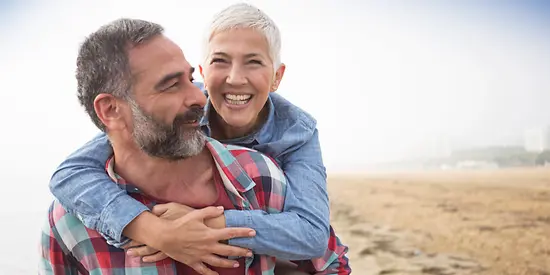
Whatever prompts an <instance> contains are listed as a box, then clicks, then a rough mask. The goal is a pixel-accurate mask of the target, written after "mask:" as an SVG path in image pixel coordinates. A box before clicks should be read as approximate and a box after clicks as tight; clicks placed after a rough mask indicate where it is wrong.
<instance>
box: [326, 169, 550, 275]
mask: <svg viewBox="0 0 550 275" xmlns="http://www.w3.org/2000/svg"><path fill="white" fill-rule="evenodd" d="M329 191H330V196H331V203H332V212H331V216H332V224H333V226H334V227H335V229H336V231H337V233H338V235H339V236H341V238H342V239H343V241H344V242H345V243H346V244H348V246H349V247H350V252H349V256H350V262H351V264H352V267H353V269H354V274H365V275H369V274H380V275H382V274H491V275H502V274H513V275H521V274H538V275H543V274H550V169H546V168H545V169H534V168H533V169H509V170H494V171H445V172H423V173H409V174H373V175H367V176H332V177H329Z"/></svg>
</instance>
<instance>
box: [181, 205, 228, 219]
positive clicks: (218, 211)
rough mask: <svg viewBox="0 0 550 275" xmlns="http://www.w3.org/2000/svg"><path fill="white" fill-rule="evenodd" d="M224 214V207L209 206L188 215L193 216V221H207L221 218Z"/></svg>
mask: <svg viewBox="0 0 550 275" xmlns="http://www.w3.org/2000/svg"><path fill="white" fill-rule="evenodd" d="M222 214H223V206H217V207H214V206H208V207H205V208H202V209H198V210H195V211H192V212H191V213H189V214H188V215H191V217H192V219H200V220H205V219H211V218H216V217H219V216H221V215H222Z"/></svg>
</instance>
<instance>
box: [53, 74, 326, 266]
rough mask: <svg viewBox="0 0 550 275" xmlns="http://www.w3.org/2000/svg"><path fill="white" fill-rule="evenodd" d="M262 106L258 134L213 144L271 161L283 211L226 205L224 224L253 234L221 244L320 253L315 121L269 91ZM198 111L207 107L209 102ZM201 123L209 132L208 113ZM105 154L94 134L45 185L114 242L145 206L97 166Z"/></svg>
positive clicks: (320, 171) (321, 173) (106, 147)
mask: <svg viewBox="0 0 550 275" xmlns="http://www.w3.org/2000/svg"><path fill="white" fill-rule="evenodd" d="M198 85H200V84H198ZM267 104H268V107H269V115H268V118H267V121H266V122H265V123H264V125H263V126H262V127H261V128H260V129H259V130H258V131H256V132H255V133H253V134H251V135H249V136H246V137H243V138H239V139H232V140H222V141H221V142H222V143H227V144H235V145H241V146H247V147H251V148H253V149H255V150H258V151H260V152H262V153H264V154H266V155H268V156H271V157H272V158H274V159H275V161H276V162H277V163H278V164H279V165H280V166H281V168H282V169H283V171H284V173H285V175H286V177H287V180H288V183H289V184H288V185H287V191H286V199H285V205H284V209H283V210H284V212H282V213H277V214H268V213H266V212H265V211H262V210H246V211H239V210H226V211H225V213H224V214H225V218H226V226H227V227H248V228H252V229H254V230H256V236H255V237H253V238H235V239H231V240H229V244H231V245H235V246H240V247H246V248H249V249H251V250H253V251H254V252H255V253H256V254H263V255H270V256H274V257H277V258H280V259H286V260H306V259H312V258H317V257H320V256H322V255H323V253H324V252H325V251H326V249H327V245H328V239H329V235H330V229H329V226H330V225H329V201H328V193H327V187H326V171H325V167H324V165H323V161H322V156H321V148H320V144H319V137H318V132H317V128H316V121H315V119H314V118H313V117H311V116H310V115H309V114H307V113H306V112H305V111H303V110H301V109H300V108H298V107H296V106H294V105H292V104H291V103H290V102H288V101H287V100H286V99H284V98H283V97H282V96H280V95H278V94H275V93H271V94H270V96H269V99H268V102H267ZM206 108H207V111H208V110H209V108H211V107H210V103H209V104H208V105H207V107H206ZM201 125H202V126H203V130H204V131H205V132H206V134H209V128H208V115H206V116H204V119H203V121H201ZM112 153H113V151H112V148H111V146H110V144H109V141H108V138H107V136H106V135H105V134H104V133H102V134H99V135H98V136H96V137H95V138H93V139H92V140H91V141H89V142H87V143H86V144H85V145H84V146H83V147H81V148H79V149H78V150H77V151H75V152H74V153H72V154H71V155H70V156H69V157H68V158H67V159H66V160H65V161H63V162H62V163H61V165H60V166H59V167H58V168H57V170H56V172H55V173H54V174H53V176H52V178H51V181H50V190H51V192H52V193H53V195H54V196H55V197H56V198H57V199H58V200H59V201H60V203H61V204H62V205H63V207H64V208H65V209H67V211H69V212H71V213H73V214H75V215H76V216H77V217H78V218H79V219H80V220H82V222H83V223H84V225H86V226H87V227H89V228H91V229H94V230H97V231H99V232H100V233H101V234H102V235H103V236H104V237H105V238H106V239H107V241H108V242H109V243H110V244H111V245H114V246H117V247H120V246H122V245H123V244H125V243H126V242H127V241H128V239H127V238H126V237H124V236H122V231H123V229H124V228H125V227H126V226H127V225H128V224H129V223H130V222H131V221H132V220H134V219H135V218H136V217H137V216H138V215H139V214H141V213H142V212H144V211H148V210H149V209H148V208H147V207H146V206H145V205H143V204H142V203H140V202H138V201H137V200H135V199H133V198H132V197H130V196H129V195H128V194H127V193H126V192H125V191H124V190H122V189H120V188H119V187H118V186H117V185H116V184H115V183H114V182H113V181H112V180H111V179H110V178H109V176H108V175H107V174H106V173H105V167H104V164H105V163H106V161H107V159H108V158H109V157H110V156H111V155H112Z"/></svg>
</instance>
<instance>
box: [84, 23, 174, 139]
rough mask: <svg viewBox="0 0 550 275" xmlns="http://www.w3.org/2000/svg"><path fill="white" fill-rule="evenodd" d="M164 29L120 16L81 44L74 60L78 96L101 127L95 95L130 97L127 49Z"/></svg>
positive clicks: (130, 78) (101, 127)
mask: <svg viewBox="0 0 550 275" xmlns="http://www.w3.org/2000/svg"><path fill="white" fill-rule="evenodd" d="M163 32H164V28H163V27H162V26H160V25H159V24H156V23H152V22H148V21H145V20H139V19H127V18H122V19H118V20H115V21H113V22H111V23H109V24H107V25H104V26H102V27H101V28H99V29H98V30H97V31H96V32H94V33H92V34H91V35H90V36H88V37H87V38H86V40H84V43H82V46H80V50H79V52H78V58H77V61H76V80H77V83H78V88H77V91H78V100H79V101H80V104H81V105H82V106H84V108H85V109H86V112H87V113H88V115H89V116H90V118H91V119H92V121H93V122H94V124H95V125H96V126H97V127H98V128H99V129H101V130H102V131H105V125H103V123H102V122H101V120H100V119H99V117H98V116H97V113H96V111H95V108H94V100H95V98H96V97H97V96H98V95H99V94H102V93H105V94H111V95H113V96H115V97H118V98H129V97H130V96H131V88H132V75H131V71H130V63H129V60H128V50H129V49H131V48H132V47H135V46H137V45H139V44H142V43H145V42H146V41H148V40H150V39H151V38H153V37H155V36H158V35H162V34H163Z"/></svg>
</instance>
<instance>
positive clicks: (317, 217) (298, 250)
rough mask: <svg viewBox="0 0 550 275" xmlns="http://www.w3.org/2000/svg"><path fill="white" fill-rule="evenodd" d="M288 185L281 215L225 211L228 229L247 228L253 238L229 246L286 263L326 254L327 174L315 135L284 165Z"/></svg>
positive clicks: (253, 211) (327, 219)
mask: <svg viewBox="0 0 550 275" xmlns="http://www.w3.org/2000/svg"><path fill="white" fill-rule="evenodd" d="M282 168H283V170H284V172H285V174H286V177H287V180H288V185H287V190H286V194H285V203H284V209H283V210H284V212H283V213H277V214H268V213H266V212H264V211H261V210H251V211H236V210H226V211H225V218H226V226H227V227H249V228H252V229H254V230H256V236H255V237H253V238H236V239H231V240H229V244H231V245H236V246H241V247H246V248H249V249H252V250H253V251H254V252H255V253H257V254H263V255H270V256H275V257H277V258H280V259H285V260H307V259H312V258H318V257H321V256H323V254H324V253H325V251H326V249H327V246H328V240H329V236H330V222H329V219H330V218H329V216H330V215H329V200H328V192H327V186H326V170H325V167H324V165H323V161H322V156H321V148H320V144H319V138H318V132H317V130H316V129H315V131H314V133H313V135H312V137H311V139H310V140H308V141H307V142H306V143H305V144H303V145H302V146H301V147H300V148H298V149H297V150H295V151H294V152H291V153H290V154H289V155H288V156H287V158H286V159H285V161H284V162H283V167H282Z"/></svg>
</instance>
